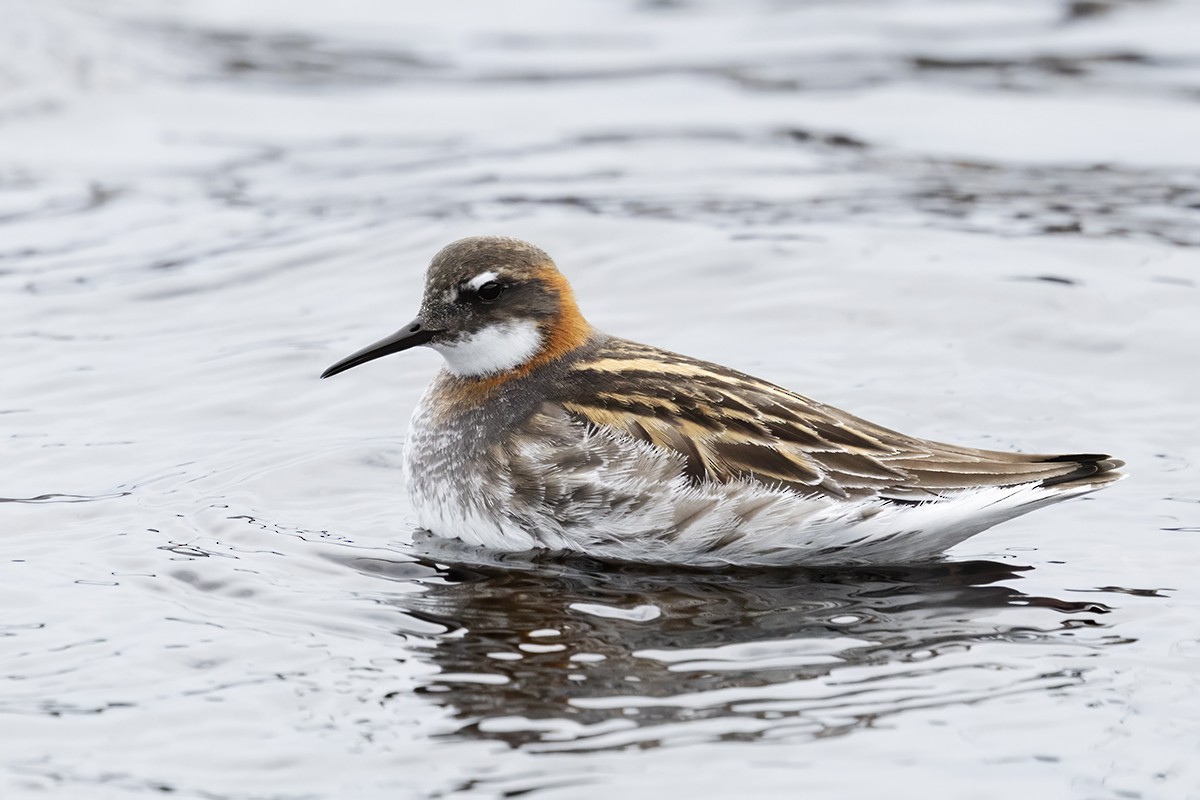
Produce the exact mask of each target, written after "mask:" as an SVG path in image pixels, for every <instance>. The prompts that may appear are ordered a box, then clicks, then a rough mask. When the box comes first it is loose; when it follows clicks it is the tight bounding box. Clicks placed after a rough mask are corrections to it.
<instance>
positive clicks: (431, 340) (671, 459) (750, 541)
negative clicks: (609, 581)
mask: <svg viewBox="0 0 1200 800" xmlns="http://www.w3.org/2000/svg"><path fill="white" fill-rule="evenodd" d="M418 346H426V347H431V348H433V349H434V350H436V351H437V352H438V353H440V354H441V355H442V356H443V357H444V359H445V366H444V368H443V369H442V370H441V371H440V372H439V373H438V374H437V376H436V377H435V378H434V380H433V382H432V383H431V384H430V386H429V387H428V389H427V390H426V391H425V394H424V396H423V397H422V399H421V401H420V403H419V404H418V406H417V408H416V411H415V412H414V414H413V417H412V422H411V425H410V428H409V432H408V438H407V440H406V443H405V450H404V476H405V480H406V484H407V488H408V493H409V496H410V499H411V501H412V507H413V509H414V510H415V512H416V515H417V521H418V523H419V524H420V525H421V527H423V528H425V529H427V530H428V531H430V532H431V533H433V534H435V535H438V536H442V537H451V538H458V539H461V540H463V541H464V542H465V543H467V544H470V545H475V546H480V547H484V548H488V549H492V550H506V551H518V550H519V551H524V550H534V549H547V550H565V551H575V552H579V553H584V554H587V555H590V556H594V557H597V558H602V559H612V560H621V561H640V562H654V563H667V564H684V565H691V566H722V565H731V564H736V565H759V566H765V565H818V564H854V563H903V562H912V561H917V560H923V559H928V558H931V557H935V556H937V555H938V554H940V553H942V552H943V551H944V550H945V549H947V548H948V547H950V546H952V545H955V544H957V543H959V542H961V541H963V540H964V539H966V538H968V537H970V536H973V535H974V534H976V533H979V532H980V531H982V530H985V529H986V528H989V527H991V526H993V525H995V524H996V523H999V522H1003V521H1005V520H1008V519H1011V518H1013V517H1016V516H1019V515H1021V514H1024V513H1026V512H1028V511H1030V510H1032V509H1035V508H1038V507H1041V506H1045V505H1048V504H1051V503H1056V502H1058V501H1060V500H1063V499H1066V498H1068V497H1074V496H1077V495H1081V494H1084V493H1086V492H1091V491H1094V490H1096V489H1099V488H1100V487H1102V486H1105V485H1107V484H1109V483H1112V482H1113V481H1115V480H1118V479H1119V478H1121V477H1123V475H1122V473H1120V472H1119V471H1117V468H1118V467H1120V466H1122V465H1123V462H1121V461H1119V460H1117V459H1114V458H1110V457H1109V456H1107V455H1094V454H1093V455H1023V454H1018V453H1006V452H994V451H990V450H979V449H976V448H973V447H961V446H955V445H949V444H942V443H939V442H933V441H928V440H926V439H921V438H918V437H915V436H908V435H905V434H902V433H898V432H896V431H893V430H889V429H887V428H884V427H881V426H879V425H875V424H873V423H870V422H867V421H865V420H862V419H859V418H858V417H854V416H852V415H850V414H848V413H846V412H844V411H841V410H839V409H837V408H834V407H832V406H829V405H825V404H823V403H819V402H817V401H815V400H811V399H809V398H807V397H804V396H802V395H799V394H797V393H795V392H792V391H789V390H788V389H784V388H781V387H779V386H775V385H773V384H771V383H768V382H767V381H764V380H760V379H758V378H755V377H752V376H750V375H746V374H743V373H741V372H738V371H736V370H733V369H729V368H727V367H723V366H719V365H717V364H711V363H707V362H704V361H699V360H697V359H693V358H689V357H687V356H683V355H678V354H676V353H672V352H668V351H666V350H662V349H659V348H657V347H651V346H649V345H644V344H638V343H636V342H631V341H627V340H625V339H620V338H618V337H616V336H610V335H608V334H605V333H602V332H600V331H598V330H596V329H595V328H593V327H592V326H591V325H589V324H588V322H587V321H586V320H585V319H584V318H583V315H582V314H581V313H580V311H579V308H578V306H577V305H576V303H575V299H574V296H573V294H572V291H571V287H570V285H569V284H568V283H567V280H566V278H565V277H564V276H563V274H562V273H561V272H559V270H558V268H557V267H556V266H555V263H554V262H553V261H552V260H551V258H550V257H549V256H548V255H547V254H546V253H544V252H543V251H542V250H540V249H538V248H537V247H535V246H533V245H532V244H529V243H527V242H523V241H520V240H517V239H510V238H504V237H472V238H468V239H462V240H459V241H456V242H453V243H452V244H450V245H447V246H446V247H445V248H443V249H442V250H441V251H440V252H439V253H437V255H435V256H434V258H433V260H432V262H431V263H430V266H429V268H428V271H427V273H426V277H425V292H424V298H423V300H422V303H421V307H420V313H419V314H418V316H417V318H416V319H415V320H413V321H412V322H411V323H410V324H408V325H406V326H404V327H403V328H401V329H400V330H399V331H397V332H396V333H394V334H393V335H391V336H388V337H387V338H385V339H382V340H380V341H378V342H376V343H374V344H372V345H369V346H368V347H365V348H363V349H362V350H359V351H358V352H356V353H354V354H352V355H350V356H348V357H346V358H344V359H342V360H341V361H338V362H337V363H336V364H334V365H333V366H331V367H329V369H327V370H325V372H324V374H323V375H322V376H321V377H323V378H327V377H329V376H331V375H336V374H338V373H340V372H343V371H345V370H348V369H350V368H351V367H356V366H359V365H361V364H365V363H366V362H368V361H372V360H374V359H376V358H379V357H381V356H385V355H388V354H390V353H397V352H400V351H402V350H408V349H409V348H412V347H418Z"/></svg>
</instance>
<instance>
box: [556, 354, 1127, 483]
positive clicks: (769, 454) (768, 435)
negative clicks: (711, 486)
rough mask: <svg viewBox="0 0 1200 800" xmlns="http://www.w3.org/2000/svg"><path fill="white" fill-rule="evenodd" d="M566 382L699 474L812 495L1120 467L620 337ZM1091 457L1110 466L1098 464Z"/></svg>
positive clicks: (571, 395)
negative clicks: (891, 422)
mask: <svg viewBox="0 0 1200 800" xmlns="http://www.w3.org/2000/svg"><path fill="white" fill-rule="evenodd" d="M558 391H559V395H558V396H555V397H552V398H551V399H552V400H553V401H554V402H555V403H556V404H557V405H558V406H559V407H560V408H561V409H562V410H563V412H564V413H565V414H567V415H568V416H570V417H572V418H574V419H576V420H578V421H581V422H584V423H586V424H588V425H591V426H594V427H597V428H601V429H607V430H610V431H614V432H617V433H620V434H623V435H625V436H628V437H631V438H633V439H636V440H639V441H644V442H648V443H650V444H652V445H654V446H655V447H658V448H662V449H664V450H668V451H673V452H675V453H678V454H679V455H681V456H682V457H683V459H684V462H685V466H684V472H685V474H686V475H687V477H688V478H689V479H690V480H692V481H695V482H697V483H699V482H703V481H716V482H721V483H726V482H731V481H736V480H745V479H751V480H756V481H760V482H762V483H765V484H771V485H777V486H783V487H787V488H791V489H794V490H795V491H797V492H799V493H801V494H805V495H811V494H825V495H829V496H834V497H857V496H864V495H881V496H884V497H893V498H897V499H906V500H913V499H916V500H920V499H931V498H933V497H937V496H941V495H944V494H953V493H954V492H956V491H961V490H964V489H971V488H979V487H985V486H1015V485H1018V484H1023V483H1030V482H1037V481H1045V482H1047V484H1046V485H1050V482H1052V481H1054V480H1055V479H1057V480H1059V481H1061V480H1070V479H1071V478H1070V477H1067V476H1071V475H1073V474H1083V473H1088V474H1089V475H1090V474H1092V473H1103V472H1104V471H1105V469H1111V468H1112V467H1111V466H1108V467H1105V466H1104V465H1107V464H1113V465H1115V466H1119V463H1118V462H1105V461H1100V459H1105V458H1107V456H1046V455H1023V454H1018V453H1002V452H995V451H990V450H977V449H974V448H970V447H961V446H955V445H946V444H941V443H938V442H931V441H927V440H924V439H918V438H916V437H912V436H906V435H904V434H901V433H898V432H896V431H892V430H889V429H887V428H883V427H881V426H878V425H874V424H872V423H869V422H867V421H865V420H862V419H859V418H857V417H854V416H852V415H850V414H847V413H845V412H843V411H840V410H838V409H836V408H833V407H831V406H826V405H823V404H821V403H817V402H815V401H813V400H810V399H808V398H806V397H803V396H801V395H798V394H796V393H794V392H791V391H788V390H787V389H783V388H781V387H779V386H775V385H773V384H770V383H768V382H766V381H762V380H759V379H757V378H754V377H751V376H749V375H745V374H743V373H740V372H737V371H735V370H731V369H727V368H725V367H721V366H718V365H715V364H709V363H706V362H703V361H697V360H695V359H691V358H688V357H686V356H681V355H678V354H676V353H670V352H667V351H665V350H659V349H657V348H653V347H649V346H647V345H641V344H636V343H634V342H628V341H625V340H621V339H615V338H614V339H610V340H608V341H607V342H606V343H605V344H604V345H603V346H602V347H601V348H599V349H598V350H597V351H595V352H593V353H591V354H590V355H589V356H588V357H586V358H582V359H580V360H578V361H577V362H575V363H573V364H572V365H571V367H570V369H569V371H568V373H567V375H566V379H565V380H563V381H561V382H559V388H558ZM1073 459H1079V460H1078V461H1077V460H1073ZM1081 462H1082V463H1083V464H1098V465H1101V466H1098V467H1096V468H1095V469H1093V470H1091V472H1088V470H1086V469H1083V468H1082V467H1081ZM1114 477H1115V476H1114Z"/></svg>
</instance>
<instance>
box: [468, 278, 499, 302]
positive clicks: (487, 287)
mask: <svg viewBox="0 0 1200 800" xmlns="http://www.w3.org/2000/svg"><path fill="white" fill-rule="evenodd" d="M502 294H504V284H502V283H497V282H496V281H488V282H487V283H485V284H483V285H482V286H480V287H479V288H478V289H476V290H475V296H476V297H478V298H479V299H480V300H482V301H483V302H485V303H494V302H496V301H497V300H499V299H500V295H502Z"/></svg>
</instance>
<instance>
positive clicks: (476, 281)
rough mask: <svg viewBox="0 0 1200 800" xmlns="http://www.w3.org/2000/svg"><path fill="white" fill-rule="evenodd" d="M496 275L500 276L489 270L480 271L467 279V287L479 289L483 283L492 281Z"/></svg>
mask: <svg viewBox="0 0 1200 800" xmlns="http://www.w3.org/2000/svg"><path fill="white" fill-rule="evenodd" d="M498 277H500V276H499V275H497V274H496V273H494V272H491V271H488V272H481V273H479V274H478V275H476V276H475V277H474V278H471V280H469V281H467V287H468V288H470V289H474V290H475V291H479V287H480V286H483V285H484V284H485V283H489V282H491V281H494V280H496V278H498Z"/></svg>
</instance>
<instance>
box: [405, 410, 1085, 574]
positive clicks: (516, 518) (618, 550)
mask: <svg viewBox="0 0 1200 800" xmlns="http://www.w3.org/2000/svg"><path fill="white" fill-rule="evenodd" d="M584 439H585V441H583V442H581V446H583V447H586V448H589V449H590V452H594V453H597V454H598V455H599V458H598V463H597V465H595V466H589V467H588V468H587V469H583V470H579V471H578V473H577V474H576V473H572V474H571V475H570V476H568V477H569V479H570V481H571V483H569V484H568V488H571V487H576V486H577V487H580V488H583V489H585V490H586V488H588V487H589V486H599V485H609V486H611V485H613V484H614V482H615V483H616V484H618V485H619V488H620V489H621V491H622V492H625V493H627V494H629V495H630V496H634V497H637V498H639V502H637V503H636V504H634V506H633V507H627V508H620V507H614V506H612V505H606V504H603V503H593V504H591V505H589V504H587V503H586V502H581V503H574V504H572V505H570V506H569V507H557V508H554V507H547V506H540V507H539V506H525V507H524V508H522V507H520V506H519V504H517V503H516V502H515V501H514V499H513V498H516V497H518V495H517V494H516V493H514V492H512V491H511V489H512V487H511V476H508V475H504V474H500V475H497V474H495V470H496V465H494V464H493V465H492V467H491V468H492V471H491V472H489V473H487V474H483V473H480V474H470V472H471V471H470V470H469V469H468V470H465V471H460V474H459V476H458V478H459V479H457V480H447V481H439V482H434V483H432V484H426V488H424V489H417V490H415V491H414V490H413V484H412V482H410V495H411V498H412V502H413V505H414V508H415V509H416V511H417V514H418V521H419V524H420V525H421V526H422V527H424V528H426V529H427V530H430V531H432V532H433V533H435V534H437V535H440V536H446V537H452V538H458V539H461V540H463V541H464V542H466V543H467V544H470V545H475V546H480V547H485V548H488V549H493V550H505V551H521V550H530V549H535V548H546V549H551V550H569V551H575V552H580V553H586V554H589V555H592V556H596V557H601V558H608V559H616V560H626V561H640V562H657V563H674V564H690V565H697V566H721V565H729V564H743V565H823V564H824V565H829V564H863V563H876V564H884V563H890V564H896V563H907V562H914V561H920V560H926V559H929V558H931V557H934V556H936V555H938V554H940V553H942V552H943V551H945V550H946V549H947V548H949V547H952V546H953V545H955V544H958V543H959V542H961V541H963V540H965V539H967V538H969V537H971V536H973V535H975V534H977V533H979V532H980V531H983V530H986V529H987V528H990V527H992V526H993V525H996V524H997V523H1000V522H1004V521H1005V520H1008V519H1012V518H1013V517H1016V516H1019V515H1021V514H1024V513H1026V512H1028V511H1031V510H1033V509H1035V508H1038V507H1041V506H1044V505H1048V504H1050V503H1054V502H1058V501H1059V500H1063V499H1065V498H1067V497H1072V496H1075V495H1079V494H1085V493H1087V492H1089V491H1092V490H1093V489H1094V488H1096V487H1090V486H1084V487H1072V488H1068V489H1058V488H1049V489H1047V488H1043V487H1041V486H1039V485H1037V484H1027V485H1023V486H1016V487H996V488H984V489H973V490H967V491H963V492H962V493H960V494H958V495H956V496H954V497H952V498H948V499H939V500H935V501H930V502H928V503H922V504H919V505H898V504H895V503H890V502H887V501H883V500H880V499H878V498H872V499H866V500H858V501H837V500H831V499H829V498H825V497H803V496H800V495H798V494H795V493H793V492H791V491H786V490H779V489H771V488H766V487H764V486H762V485H761V484H757V483H754V482H749V481H746V482H734V483H727V484H718V483H705V484H702V485H699V486H696V485H692V484H690V483H688V482H687V481H686V479H685V478H683V477H682V476H681V475H680V469H679V467H680V463H679V460H678V457H677V455H675V454H671V453H667V452H665V451H662V450H658V449H656V448H654V447H653V446H651V445H649V444H646V443H644V442H641V441H634V440H631V439H627V438H624V437H618V436H615V435H612V434H600V433H587V434H584ZM445 444H446V445H447V446H449V447H453V444H452V443H451V441H450V440H447V441H446V442H445ZM543 446H544V445H542V444H541V443H539V442H537V441H531V442H529V443H528V446H527V449H528V450H529V452H525V453H523V454H519V456H520V457H524V458H527V459H529V461H527V462H524V461H523V462H522V463H521V466H522V467H523V468H522V469H521V470H520V474H522V475H525V476H528V475H529V474H530V469H529V464H531V463H532V464H536V463H538V460H539V458H540V459H541V461H542V462H545V461H547V460H548V459H546V458H545V456H546V453H545V452H544V451H543V452H540V453H539V452H538V448H539V447H543ZM513 460H514V461H515V460H516V457H514V458H513ZM420 468H422V467H421V465H419V464H410V465H409V469H410V470H412V469H420ZM548 474H549V473H548ZM563 478H564V476H563V474H562V473H561V472H555V473H553V475H550V479H552V480H555V481H562V480H563ZM506 480H507V481H508V482H509V483H508V484H507V485H506V483H505V481H506ZM583 494H584V496H586V494H587V492H586V491H585V492H584V493H583Z"/></svg>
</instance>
